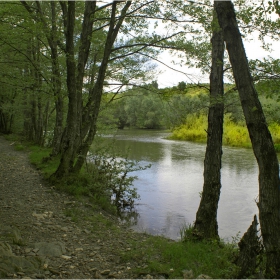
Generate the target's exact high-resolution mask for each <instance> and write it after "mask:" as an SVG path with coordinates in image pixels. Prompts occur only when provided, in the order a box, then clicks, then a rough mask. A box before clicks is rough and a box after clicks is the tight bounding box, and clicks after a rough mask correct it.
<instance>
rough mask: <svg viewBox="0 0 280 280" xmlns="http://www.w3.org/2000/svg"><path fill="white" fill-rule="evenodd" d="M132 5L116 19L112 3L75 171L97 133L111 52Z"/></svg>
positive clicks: (84, 114)
mask: <svg viewBox="0 0 280 280" xmlns="http://www.w3.org/2000/svg"><path fill="white" fill-rule="evenodd" d="M130 5H131V1H127V2H126V4H125V6H124V7H123V9H122V11H121V16H120V17H119V19H118V20H117V21H116V12H117V1H114V2H113V4H112V12H111V18H110V26H109V30H108V33H107V38H106V43H105V47H104V53H103V59H102V62H101V65H100V67H99V71H98V77H97V80H96V83H95V85H94V87H93V88H92V89H91V91H90V97H89V100H88V102H87V104H86V106H85V107H84V110H83V118H82V121H83V123H82V127H81V128H82V129H81V136H82V137H81V138H82V141H81V142H80V146H79V149H78V151H79V157H78V159H77V162H76V164H75V166H74V168H73V171H74V172H79V171H80V170H81V168H82V166H83V164H84V162H85V160H86V155H87V152H88V151H89V148H90V146H91V144H92V142H93V140H94V137H95V134H96V123H97V119H98V115H99V110H100V104H101V98H102V93H103V85H104V80H105V76H106V71H107V67H108V62H109V58H110V54H111V50H112V47H113V44H114V42H115V40H116V38H117V35H118V33H119V30H120V27H121V25H122V23H123V21H124V19H125V16H126V13H127V11H128V9H129V7H130Z"/></svg>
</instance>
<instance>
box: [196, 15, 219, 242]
mask: <svg viewBox="0 0 280 280" xmlns="http://www.w3.org/2000/svg"><path fill="white" fill-rule="evenodd" d="M213 23H214V24H213V26H214V28H213V36H212V40H211V43H212V68H211V75H210V108H209V113H208V129H207V147H206V153H205V160H204V185H203V192H202V197H201V201H200V205H199V208H198V211H197V213H196V220H195V224H194V228H195V233H196V234H197V236H198V237H200V238H219V235H218V223H217V210H218V203H219V198H220V189H221V160H222V138H223V120H224V103H223V93H224V85H223V60H224V39H223V32H222V30H221V28H220V27H219V25H218V22H217V17H216V14H215V12H214V18H213Z"/></svg>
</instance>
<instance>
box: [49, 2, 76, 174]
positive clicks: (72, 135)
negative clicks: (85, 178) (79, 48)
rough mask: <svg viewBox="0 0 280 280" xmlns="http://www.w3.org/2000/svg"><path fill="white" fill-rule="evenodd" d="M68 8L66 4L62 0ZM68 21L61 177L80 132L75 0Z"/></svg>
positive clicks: (57, 172) (72, 155) (71, 5)
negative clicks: (65, 106)
mask: <svg viewBox="0 0 280 280" xmlns="http://www.w3.org/2000/svg"><path fill="white" fill-rule="evenodd" d="M62 5H63V6H64V7H65V8H66V4H64V3H63V2H62ZM64 17H65V21H66V26H65V29H66V30H65V36H66V53H67V55H66V67H67V90H68V100H69V102H68V113H67V120H66V128H65V135H66V136H65V141H64V143H63V147H62V156H61V160H60V164H59V166H58V169H57V170H56V172H55V173H54V177H56V178H61V177H63V176H64V175H67V174H68V173H69V172H70V170H71V168H72V166H73V163H74V151H75V147H74V145H75V139H76V136H77V133H78V122H77V120H78V103H79V97H78V94H77V90H76V63H75V46H74V29H75V1H69V2H68V6H67V8H66V12H65V11H64Z"/></svg>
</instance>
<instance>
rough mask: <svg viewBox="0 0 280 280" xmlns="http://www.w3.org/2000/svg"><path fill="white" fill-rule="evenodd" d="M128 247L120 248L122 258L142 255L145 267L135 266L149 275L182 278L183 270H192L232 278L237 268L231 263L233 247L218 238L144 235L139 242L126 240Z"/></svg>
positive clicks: (196, 272) (129, 258)
mask: <svg viewBox="0 0 280 280" xmlns="http://www.w3.org/2000/svg"><path fill="white" fill-rule="evenodd" d="M130 243H131V244H130V248H131V250H130V251H124V252H122V261H123V262H129V261H130V260H139V259H143V260H144V261H145V262H146V268H145V269H143V268H139V269H136V272H138V273H139V272H142V273H143V272H145V273H149V274H151V275H153V274H154V275H166V276H168V278H172V279H178V278H183V273H182V271H183V270H192V272H193V276H194V277H193V278H196V277H198V276H199V275H201V274H205V275H208V276H210V277H211V278H214V279H217V278H220V279H221V278H234V277H235V276H236V275H237V272H238V268H237V266H236V265H234V264H233V261H234V259H235V258H236V254H237V249H235V248H234V246H233V245H231V244H224V243H221V242H193V241H188V242H175V241H170V240H167V239H165V238H163V237H155V236H147V239H146V240H144V241H142V242H141V243H140V244H139V242H138V241H133V240H132V241H130Z"/></svg>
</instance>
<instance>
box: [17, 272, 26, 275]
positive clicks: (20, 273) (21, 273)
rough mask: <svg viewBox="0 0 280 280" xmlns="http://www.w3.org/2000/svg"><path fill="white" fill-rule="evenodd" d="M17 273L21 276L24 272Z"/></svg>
mask: <svg viewBox="0 0 280 280" xmlns="http://www.w3.org/2000/svg"><path fill="white" fill-rule="evenodd" d="M17 275H20V276H23V275H25V273H24V272H17Z"/></svg>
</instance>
